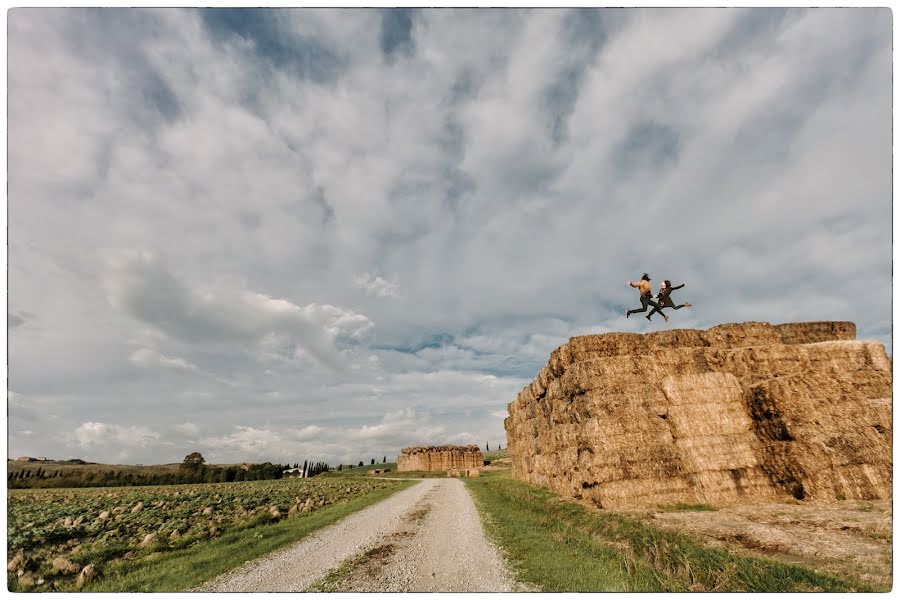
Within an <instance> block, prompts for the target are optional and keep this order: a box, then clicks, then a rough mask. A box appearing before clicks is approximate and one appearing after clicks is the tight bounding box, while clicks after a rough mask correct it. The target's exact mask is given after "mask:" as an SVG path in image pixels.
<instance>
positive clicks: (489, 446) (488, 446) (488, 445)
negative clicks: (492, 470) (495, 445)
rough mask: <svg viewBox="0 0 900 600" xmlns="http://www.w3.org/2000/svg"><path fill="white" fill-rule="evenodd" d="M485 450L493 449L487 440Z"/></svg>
mask: <svg viewBox="0 0 900 600" xmlns="http://www.w3.org/2000/svg"><path fill="white" fill-rule="evenodd" d="M484 450H485V452H490V451H491V445H490V444H488V443H487V442H485V444H484Z"/></svg>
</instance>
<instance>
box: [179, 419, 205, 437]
mask: <svg viewBox="0 0 900 600" xmlns="http://www.w3.org/2000/svg"><path fill="white" fill-rule="evenodd" d="M174 429H175V430H176V431H178V432H179V433H183V434H184V435H191V436H193V435H197V434H198V433H200V428H199V427H198V426H197V425H195V424H194V423H190V422H185V423H182V424H180V425H176V426H175V427H174Z"/></svg>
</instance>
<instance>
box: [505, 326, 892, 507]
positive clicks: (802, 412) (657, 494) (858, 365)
mask: <svg viewBox="0 0 900 600" xmlns="http://www.w3.org/2000/svg"><path fill="white" fill-rule="evenodd" d="M855 331H856V328H855V325H853V323H847V322H834V323H832V322H814V323H789V324H784V325H774V326H773V325H770V324H768V323H757V322H751V323H739V324H735V323H730V324H726V325H720V326H717V327H713V328H711V329H708V330H705V331H699V330H672V331H665V332H659V333H653V334H647V335H639V334H631V333H613V334H605V335H595V336H581V337H576V338H572V339H571V340H570V341H569V343H568V344H565V345H563V346H561V347H560V348H558V349H557V350H555V351H554V352H553V353H552V354H551V357H550V361H549V362H548V365H547V366H546V367H544V368H543V369H542V370H541V371H540V373H539V375H538V378H537V379H536V380H535V381H534V382H533V383H532V384H530V385H529V386H526V388H525V389H524V390H523V391H522V393H520V394H519V395H518V397H517V398H516V399H515V400H514V401H513V402H511V403H510V404H509V405H508V409H509V417H507V418H506V419H505V420H504V426H505V428H506V431H507V443H508V448H509V452H510V456H511V459H512V461H511V462H512V473H513V476H514V477H516V478H518V479H522V480H524V481H529V482H531V483H534V484H537V485H543V486H546V487H549V488H551V489H554V490H556V491H558V492H560V493H565V494H569V495H572V496H575V497H583V498H589V499H591V500H593V501H595V502H597V503H598V504H600V505H601V506H613V507H614V506H621V505H634V504H641V503H650V504H657V503H666V502H678V501H680V502H714V503H731V502H743V501H758V500H760V499H777V498H783V497H791V496H793V497H796V498H803V499H839V498H847V499H851V498H885V497H890V482H891V466H892V462H891V461H892V458H891V452H890V440H891V434H892V426H891V401H890V398H891V384H892V380H891V360H890V358H889V357H888V356H887V354H886V352H885V350H884V346H882V345H881V344H878V343H874V342H858V341H855V340H854V339H853V338H855Z"/></svg>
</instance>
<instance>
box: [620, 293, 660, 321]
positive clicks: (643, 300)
mask: <svg viewBox="0 0 900 600" xmlns="http://www.w3.org/2000/svg"><path fill="white" fill-rule="evenodd" d="M648 303H649V304H652V305H653V306H656V302H653V301H652V300H650V295H649V294H644V295H641V307H640V308H632V309H629V310H627V311H625V318H626V319H627V318H628V317H630V316H631V315H632V314H634V313H639V312H647V304H648Z"/></svg>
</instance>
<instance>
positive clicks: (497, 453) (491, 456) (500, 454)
mask: <svg viewBox="0 0 900 600" xmlns="http://www.w3.org/2000/svg"><path fill="white" fill-rule="evenodd" d="M482 454H484V460H497V459H499V458H509V451H508V450H506V449H504V450H491V451H490V452H483V453H482Z"/></svg>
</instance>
